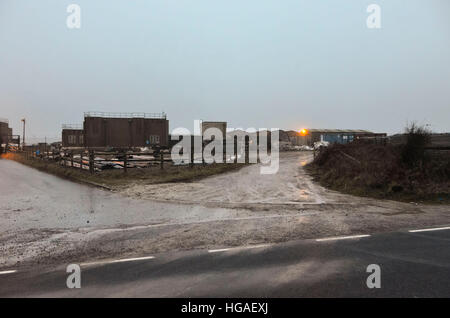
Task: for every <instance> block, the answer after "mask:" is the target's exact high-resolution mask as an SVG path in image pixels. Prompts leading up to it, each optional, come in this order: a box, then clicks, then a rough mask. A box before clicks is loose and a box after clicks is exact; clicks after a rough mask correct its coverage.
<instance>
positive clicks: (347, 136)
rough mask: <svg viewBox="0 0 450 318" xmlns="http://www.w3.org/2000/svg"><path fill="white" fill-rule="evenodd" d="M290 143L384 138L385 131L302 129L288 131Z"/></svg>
mask: <svg viewBox="0 0 450 318" xmlns="http://www.w3.org/2000/svg"><path fill="white" fill-rule="evenodd" d="M286 133H287V135H288V136H289V140H290V142H291V144H293V145H294V146H312V145H314V143H315V142H318V141H326V142H329V143H339V144H346V143H349V142H352V141H356V140H364V139H371V138H379V139H382V138H386V136H387V134H386V133H374V132H371V131H368V130H359V129H358V130H355V129H302V130H301V131H293V130H291V131H288V132H286Z"/></svg>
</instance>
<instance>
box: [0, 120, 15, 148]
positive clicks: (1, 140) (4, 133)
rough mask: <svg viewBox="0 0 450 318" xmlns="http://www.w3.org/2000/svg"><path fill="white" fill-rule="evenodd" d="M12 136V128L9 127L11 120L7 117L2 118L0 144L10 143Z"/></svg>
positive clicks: (0, 122) (0, 121)
mask: <svg viewBox="0 0 450 318" xmlns="http://www.w3.org/2000/svg"><path fill="white" fill-rule="evenodd" d="M12 137H13V134H12V128H10V127H9V121H8V120H7V119H4V118H0V144H7V143H10V142H11V139H12Z"/></svg>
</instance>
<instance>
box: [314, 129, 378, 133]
mask: <svg viewBox="0 0 450 318" xmlns="http://www.w3.org/2000/svg"><path fill="white" fill-rule="evenodd" d="M308 131H309V132H315V133H336V134H339V133H341V134H342V133H361V134H372V133H373V132H371V131H369V130H363V129H308Z"/></svg>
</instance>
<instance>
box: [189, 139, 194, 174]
mask: <svg viewBox="0 0 450 318" xmlns="http://www.w3.org/2000/svg"><path fill="white" fill-rule="evenodd" d="M194 152H195V149H194V144H193V143H192V142H191V162H190V163H189V166H190V167H191V168H194Z"/></svg>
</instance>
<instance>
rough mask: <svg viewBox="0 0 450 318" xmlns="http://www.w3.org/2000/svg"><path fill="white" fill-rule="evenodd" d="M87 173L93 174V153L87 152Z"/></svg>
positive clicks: (91, 151)
mask: <svg viewBox="0 0 450 318" xmlns="http://www.w3.org/2000/svg"><path fill="white" fill-rule="evenodd" d="M89 172H90V173H94V151H93V150H89Z"/></svg>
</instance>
